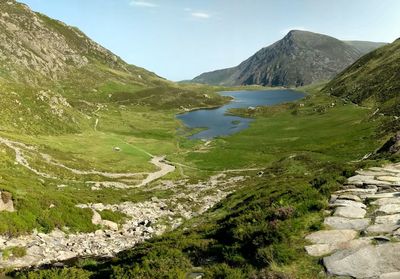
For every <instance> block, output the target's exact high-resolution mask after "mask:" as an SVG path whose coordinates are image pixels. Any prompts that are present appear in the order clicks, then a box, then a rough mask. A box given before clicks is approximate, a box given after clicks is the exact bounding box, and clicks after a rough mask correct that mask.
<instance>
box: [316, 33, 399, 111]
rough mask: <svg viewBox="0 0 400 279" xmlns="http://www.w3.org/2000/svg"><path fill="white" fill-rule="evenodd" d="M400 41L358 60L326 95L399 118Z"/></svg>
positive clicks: (327, 90)
mask: <svg viewBox="0 0 400 279" xmlns="http://www.w3.org/2000/svg"><path fill="white" fill-rule="evenodd" d="M399 50H400V40H396V41H395V42H393V43H392V44H388V45H386V46H384V47H382V48H379V49H377V50H375V51H373V52H371V53H369V54H367V55H365V56H363V57H362V58H361V59H359V60H358V61H356V62H355V63H354V64H353V65H352V66H350V67H349V68H348V69H346V70H345V71H343V72H342V73H341V74H340V75H338V76H337V77H336V78H335V79H333V80H332V81H331V82H329V83H328V84H327V85H326V87H325V88H324V92H325V93H329V94H332V95H335V96H340V97H342V98H346V99H348V100H350V101H352V102H355V103H358V104H361V105H367V106H370V107H374V108H380V112H383V113H385V114H389V115H398V114H399V112H400V106H399V97H398V94H399V91H400V82H399V80H400V74H399V73H400V72H399V63H400V51H399Z"/></svg>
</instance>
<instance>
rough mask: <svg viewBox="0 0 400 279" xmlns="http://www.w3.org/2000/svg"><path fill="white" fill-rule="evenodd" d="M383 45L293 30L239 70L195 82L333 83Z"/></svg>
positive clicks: (220, 72)
mask: <svg viewBox="0 0 400 279" xmlns="http://www.w3.org/2000/svg"><path fill="white" fill-rule="evenodd" d="M381 45H382V43H372V42H361V41H349V42H344V41H340V40H338V39H335V38H332V37H329V36H326V35H322V34H317V33H312V32H308V31H298V30H293V31H290V32H289V33H288V34H287V35H286V36H285V37H284V38H283V39H282V40H280V41H278V42H276V43H274V44H272V45H270V46H268V47H266V48H263V49H261V50H260V51H258V52H257V53H256V54H255V55H253V56H251V57H250V58H249V59H247V60H246V61H244V62H242V63H241V64H240V65H238V66H237V67H233V68H229V69H223V70H218V71H214V72H209V73H204V74H202V75H200V76H198V77H196V78H194V79H193V82H195V83H206V84H213V85H228V86H232V85H251V84H259V85H264V86H302V85H306V84H311V83H314V82H318V81H323V80H329V79H331V78H333V77H334V76H335V75H336V74H337V73H339V72H340V71H342V70H343V69H345V68H346V67H347V66H349V65H351V64H352V63H353V62H354V61H355V60H357V59H358V58H360V57H361V56H362V55H364V54H365V53H367V52H369V51H370V50H371V49H374V48H377V47H379V46H381Z"/></svg>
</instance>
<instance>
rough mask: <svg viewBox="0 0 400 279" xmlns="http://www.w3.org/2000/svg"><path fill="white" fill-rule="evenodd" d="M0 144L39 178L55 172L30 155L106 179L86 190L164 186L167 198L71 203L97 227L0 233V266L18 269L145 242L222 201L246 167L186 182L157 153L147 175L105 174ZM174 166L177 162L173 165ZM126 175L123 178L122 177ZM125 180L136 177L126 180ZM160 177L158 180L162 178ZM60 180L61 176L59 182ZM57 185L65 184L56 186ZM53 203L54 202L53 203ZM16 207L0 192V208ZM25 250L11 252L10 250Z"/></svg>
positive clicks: (25, 147)
mask: <svg viewBox="0 0 400 279" xmlns="http://www.w3.org/2000/svg"><path fill="white" fill-rule="evenodd" d="M0 144H1V145H5V146H7V147H8V148H10V149H11V150H13V151H14V153H15V164H17V165H20V166H22V167H24V168H26V169H28V170H29V171H31V172H33V173H34V174H36V175H38V176H39V177H42V178H48V179H54V180H55V181H59V180H57V177H56V174H53V173H48V172H46V171H49V169H47V168H43V169H37V168H36V166H33V165H32V164H31V161H32V158H31V157H36V158H41V159H42V161H43V162H44V163H45V164H48V165H51V166H54V167H56V168H58V169H62V170H65V171H67V172H70V173H72V174H74V175H79V176H87V175H94V174H95V175H98V176H101V177H103V178H105V179H110V180H111V181H86V184H88V185H89V186H91V189H92V190H99V189H101V188H103V187H104V188H107V187H112V188H116V189H126V188H133V187H134V188H141V189H142V190H144V191H148V192H156V191H159V190H161V191H165V190H169V191H171V192H172V195H171V196H168V198H165V199H158V198H156V197H153V198H151V199H150V200H148V201H145V202H136V203H135V202H130V201H126V202H122V203H118V204H103V203H96V204H92V203H89V204H77V205H76V207H79V208H83V209H91V210H92V212H93V215H92V220H91V221H92V223H93V224H94V225H96V226H98V230H97V231H95V232H92V233H72V232H70V230H69V228H67V227H64V228H63V229H62V230H58V229H57V230H54V231H52V232H51V233H49V234H44V233H39V232H37V231H34V232H32V233H31V234H29V235H23V236H20V237H17V238H10V237H5V236H0V268H7V269H9V268H23V267H31V266H40V265H43V264H49V263H56V262H61V261H65V260H68V259H72V258H77V257H110V256H113V255H115V254H116V253H118V252H120V251H122V250H126V249H129V248H132V247H133V246H135V245H136V244H137V243H138V242H142V241H145V240H146V239H149V238H151V237H154V236H156V235H160V234H162V233H163V232H165V231H167V230H170V229H175V228H177V227H178V226H180V225H181V224H182V223H183V222H184V220H186V219H189V218H192V217H194V216H196V215H199V214H202V213H203V212H205V211H206V210H207V209H209V208H211V207H212V206H214V205H215V204H216V203H218V202H219V201H221V200H222V199H224V198H225V197H226V196H227V195H228V194H229V193H231V192H233V191H234V190H235V189H237V188H238V187H240V184H241V182H242V181H243V180H245V177H243V176H239V175H237V174H234V172H242V171H247V170H228V171H225V172H222V173H219V174H217V175H214V176H211V177H210V178H208V179H207V180H204V181H199V182H189V181H188V180H186V179H185V180H179V181H170V180H165V178H164V177H165V176H166V175H167V174H169V173H171V172H173V171H175V169H176V168H175V165H174V163H171V162H168V161H166V160H165V158H164V157H162V156H158V157H157V156H153V155H151V154H149V156H151V157H152V159H151V163H152V164H154V165H155V166H156V167H157V169H158V170H156V171H155V172H151V173H109V172H101V171H97V170H79V169H74V168H71V167H68V166H65V165H64V164H62V163H60V162H58V161H57V160H55V159H54V158H52V157H51V156H50V155H48V154H44V153H41V152H39V151H38V150H37V148H35V147H33V146H28V145H25V144H23V143H20V142H16V141H12V140H9V139H5V138H2V137H0ZM178 165H179V164H178ZM127 178H129V180H127ZM131 178H136V179H134V180H132V181H131V180H130V179H131ZM163 178H164V179H163ZM60 181H62V180H60ZM59 187H67V186H66V185H60V186H59ZM53 206H54V205H53ZM1 210H5V211H18V208H17V209H15V208H14V206H13V201H12V196H11V194H10V193H8V192H2V193H0V211H1ZM104 210H108V211H113V212H120V213H123V214H124V215H125V216H127V217H126V218H125V220H124V221H123V222H122V224H117V223H115V222H112V221H111V220H104V219H102V217H101V214H100V213H101V212H102V211H104ZM16 248H17V249H19V251H21V249H23V251H26V255H25V253H19V256H15V255H13V252H12V251H14V250H15V249H16Z"/></svg>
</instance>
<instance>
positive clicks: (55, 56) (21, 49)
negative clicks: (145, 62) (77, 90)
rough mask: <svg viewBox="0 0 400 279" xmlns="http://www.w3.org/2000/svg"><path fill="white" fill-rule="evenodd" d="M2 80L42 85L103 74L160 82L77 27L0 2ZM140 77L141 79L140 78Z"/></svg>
mask: <svg viewBox="0 0 400 279" xmlns="http://www.w3.org/2000/svg"><path fill="white" fill-rule="evenodd" d="M0 9H1V13H0V31H1V32H0V36H1V40H0V65H1V72H0V77H1V78H2V79H3V80H8V81H14V82H24V83H29V84H42V83H43V82H46V81H55V80H58V81H59V80H63V79H67V78H68V76H69V75H70V74H71V73H72V72H76V71H79V72H84V71H92V72H93V71H99V70H100V71H103V72H104V73H107V72H108V74H111V73H113V74H115V76H118V75H120V76H123V75H125V76H126V75H129V76H130V77H129V78H130V79H133V80H134V81H136V82H139V83H146V82H143V80H145V81H146V80H149V79H152V78H157V77H156V75H154V74H152V73H150V72H148V71H145V70H144V69H141V68H138V67H135V66H132V65H128V64H127V63H125V62H124V61H123V60H122V59H121V58H119V57H118V56H116V55H115V54H113V53H112V52H110V51H109V50H107V49H105V48H103V47H102V46H100V45H99V44H97V43H95V42H94V41H92V40H91V39H89V38H88V37H87V36H86V35H85V34H84V33H82V32H81V31H80V30H79V29H77V28H75V27H70V26H67V25H66V24H64V23H62V22H60V21H57V20H53V19H51V18H49V17H47V16H45V15H43V14H40V13H35V12H33V11H31V10H30V9H29V7H28V6H26V5H24V4H21V3H18V2H16V1H1V2H0ZM138 75H140V77H139V76H138Z"/></svg>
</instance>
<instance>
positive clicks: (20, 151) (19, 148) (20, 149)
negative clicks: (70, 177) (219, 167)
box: [0, 137, 175, 187]
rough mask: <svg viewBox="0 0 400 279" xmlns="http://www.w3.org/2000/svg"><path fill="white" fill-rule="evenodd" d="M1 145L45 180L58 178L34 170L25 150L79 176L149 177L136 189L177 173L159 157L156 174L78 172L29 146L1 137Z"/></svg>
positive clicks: (154, 159)
mask: <svg viewBox="0 0 400 279" xmlns="http://www.w3.org/2000/svg"><path fill="white" fill-rule="evenodd" d="M0 144H4V145H6V146H7V147H9V148H10V149H12V150H14V152H15V161H16V163H18V164H19V165H21V166H23V167H25V168H27V169H28V170H30V171H32V172H33V173H35V174H36V175H38V176H41V177H43V178H50V179H57V177H55V176H52V175H49V174H47V173H44V172H41V171H39V170H37V169H35V168H33V167H32V166H31V165H30V164H29V162H28V159H27V158H26V156H25V155H24V150H29V151H34V152H36V153H38V154H39V155H40V156H41V157H42V158H43V159H44V161H45V162H46V163H48V164H51V165H53V166H57V167H60V168H63V169H66V170H68V171H70V172H72V173H73V174H77V175H101V176H103V177H107V178H114V179H118V178H128V177H135V176H141V175H147V177H146V178H145V179H143V180H142V181H141V182H140V183H139V185H136V186H135V187H142V186H145V185H147V184H149V183H151V182H153V181H155V180H157V179H160V178H162V177H163V176H165V175H167V174H169V173H170V172H173V171H175V166H173V165H172V164H170V163H167V162H166V161H165V157H157V156H152V159H151V160H150V163H152V164H153V165H155V166H156V167H158V168H159V170H158V171H155V172H151V173H143V172H141V173H110V172H102V171H96V170H89V171H83V170H78V169H74V168H71V167H68V166H65V165H64V164H62V163H60V162H57V161H55V160H54V159H53V158H52V157H51V156H50V155H48V154H44V153H40V152H38V151H37V150H35V149H34V148H33V147H30V146H27V145H25V144H23V143H19V142H16V141H11V140H8V139H5V138H2V137H0Z"/></svg>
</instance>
